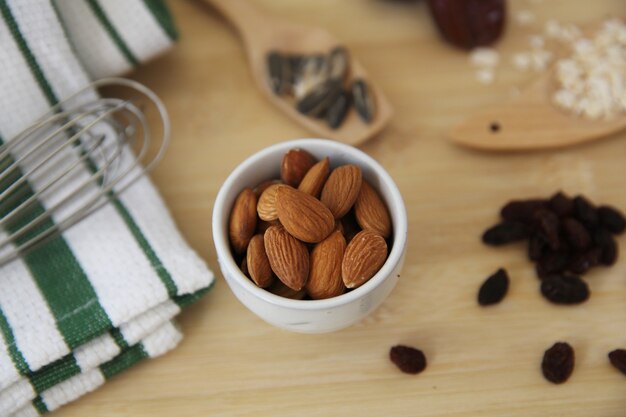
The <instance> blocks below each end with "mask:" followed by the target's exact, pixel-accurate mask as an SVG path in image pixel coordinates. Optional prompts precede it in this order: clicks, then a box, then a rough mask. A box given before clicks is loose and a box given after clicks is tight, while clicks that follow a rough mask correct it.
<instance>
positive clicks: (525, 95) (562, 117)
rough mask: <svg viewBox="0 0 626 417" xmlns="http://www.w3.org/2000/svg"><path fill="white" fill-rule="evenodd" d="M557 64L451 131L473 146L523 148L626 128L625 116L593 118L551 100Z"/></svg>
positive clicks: (592, 137)
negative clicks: (511, 96)
mask: <svg viewBox="0 0 626 417" xmlns="http://www.w3.org/2000/svg"><path fill="white" fill-rule="evenodd" d="M554 84H555V80H554V67H553V68H552V69H551V70H549V71H546V73H545V74H543V75H542V76H541V77H540V78H539V79H538V80H536V81H535V82H534V83H533V84H532V85H531V86H530V87H529V88H528V89H526V90H525V91H523V92H522V94H520V95H519V96H518V97H516V98H515V99H513V100H511V101H510V102H508V103H505V104H502V105H499V106H496V107H492V108H489V109H485V110H483V111H482V112H480V113H479V114H477V115H475V116H472V117H470V118H468V119H467V120H465V121H464V122H462V123H461V124H460V125H458V126H456V127H455V128H453V129H452V130H451V132H450V133H449V136H450V139H452V141H453V142H455V143H457V144H459V145H463V146H467V147H470V148H476V149H482V150H494V151H523V150H535V149H546V148H560V147H565V146H569V145H574V144H577V143H582V142H588V141H592V140H595V139H600V138H603V137H605V136H609V135H611V134H612V133H616V132H619V131H620V130H622V129H625V128H626V116H624V115H621V116H619V117H615V118H613V119H610V120H601V121H594V120H589V119H586V118H584V117H583V116H576V115H573V114H570V113H568V112H566V111H564V110H561V109H559V108H557V107H556V106H554V105H553V104H552V103H551V101H550V100H551V95H552V94H551V93H552V92H553V91H554V90H555V85H554Z"/></svg>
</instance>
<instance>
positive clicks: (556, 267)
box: [538, 251, 570, 274]
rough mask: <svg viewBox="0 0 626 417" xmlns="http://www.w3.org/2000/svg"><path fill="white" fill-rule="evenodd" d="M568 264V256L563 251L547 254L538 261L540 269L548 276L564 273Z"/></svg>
mask: <svg viewBox="0 0 626 417" xmlns="http://www.w3.org/2000/svg"><path fill="white" fill-rule="evenodd" d="M569 263H570V254H569V253H568V252H565V251H557V252H549V253H548V254H547V255H545V256H544V257H543V258H541V259H540V260H539V261H538V264H539V265H541V268H542V269H543V270H544V271H546V272H547V273H549V274H553V273H558V272H562V271H565V269H566V268H567V266H568V265H569Z"/></svg>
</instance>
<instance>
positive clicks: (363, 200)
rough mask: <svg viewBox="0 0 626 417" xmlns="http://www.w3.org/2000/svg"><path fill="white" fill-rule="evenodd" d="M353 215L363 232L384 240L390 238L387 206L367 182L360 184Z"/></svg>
mask: <svg viewBox="0 0 626 417" xmlns="http://www.w3.org/2000/svg"><path fill="white" fill-rule="evenodd" d="M354 214H355V216H356V221H357V223H359V226H361V228H362V229H363V230H371V231H373V232H376V233H378V234H379V235H381V236H382V237H384V238H388V237H389V236H391V218H390V217H389V211H388V210H387V206H386V205H385V203H384V202H383V200H382V199H381V198H380V196H379V195H378V193H377V192H376V190H375V189H374V188H373V187H372V186H371V185H370V184H369V183H368V182H367V181H363V184H361V192H360V193H359V196H358V197H357V199H356V202H355V203H354Z"/></svg>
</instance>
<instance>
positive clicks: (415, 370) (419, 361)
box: [389, 345, 426, 374]
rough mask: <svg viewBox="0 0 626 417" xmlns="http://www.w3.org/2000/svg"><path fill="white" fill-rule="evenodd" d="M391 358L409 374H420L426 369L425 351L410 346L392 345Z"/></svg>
mask: <svg viewBox="0 0 626 417" xmlns="http://www.w3.org/2000/svg"><path fill="white" fill-rule="evenodd" d="M389 359H391V362H393V363H394V364H395V365H396V366H397V367H398V368H399V369H400V370H401V371H402V372H404V373H407V374H419V373H420V372H422V371H423V370H424V369H426V356H424V353H423V352H422V351H421V350H419V349H415V348H413V347H410V346H403V345H397V346H394V347H392V348H391V349H390V350H389Z"/></svg>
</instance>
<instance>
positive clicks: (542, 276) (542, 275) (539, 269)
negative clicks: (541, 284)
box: [535, 263, 554, 281]
mask: <svg viewBox="0 0 626 417" xmlns="http://www.w3.org/2000/svg"><path fill="white" fill-rule="evenodd" d="M535 272H536V273H537V278H539V279H540V280H541V281H543V280H544V279H548V278H550V277H551V276H552V275H554V274H553V273H550V272H548V271H546V270H545V269H543V267H542V266H541V264H540V263H537V264H535Z"/></svg>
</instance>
